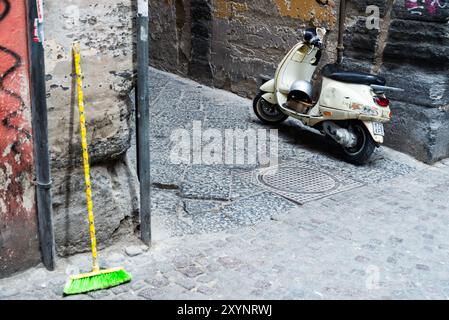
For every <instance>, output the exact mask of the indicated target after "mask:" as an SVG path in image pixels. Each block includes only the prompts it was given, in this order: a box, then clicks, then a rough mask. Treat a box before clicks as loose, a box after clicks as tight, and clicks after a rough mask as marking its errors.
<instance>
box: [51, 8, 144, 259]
mask: <svg viewBox="0 0 449 320" xmlns="http://www.w3.org/2000/svg"><path fill="white" fill-rule="evenodd" d="M134 2H135V1H132V0H108V1H99V0H98V1H92V0H71V1H58V0H46V1H45V15H46V20H45V36H46V42H45V52H46V74H47V91H48V94H47V98H48V100H47V101H48V108H49V123H50V125H49V135H50V148H51V150H50V151H51V156H52V170H53V179H54V189H53V197H54V224H55V236H56V248H57V251H58V253H59V254H63V255H65V254H72V253H75V252H79V251H85V250H89V247H90V245H89V243H90V242H89V241H90V240H89V236H88V224H87V216H86V201H85V195H84V188H85V187H84V176H83V172H82V158H81V143H80V134H79V122H78V110H77V102H76V99H75V83H74V82H73V81H74V79H73V77H72V76H71V74H72V73H73V70H72V55H71V43H72V42H73V41H75V40H79V41H80V42H81V50H82V58H81V64H82V70H83V73H84V90H85V92H84V94H85V105H86V117H87V132H88V144H89V153H90V158H91V163H92V169H91V175H92V180H93V197H94V213H95V218H96V228H97V239H98V243H99V245H100V247H101V246H103V245H105V244H108V243H110V242H111V241H112V240H113V239H114V238H115V237H117V236H119V235H120V234H121V232H132V228H133V225H132V220H133V218H134V217H135V216H136V215H135V214H136V210H137V203H136V199H137V198H136V197H137V195H136V186H135V179H134V177H135V173H134V169H133V168H131V167H130V166H129V165H128V163H127V161H126V157H125V154H126V152H127V150H128V148H129V147H130V135H131V129H130V116H131V113H132V110H131V106H130V104H129V102H128V98H127V94H128V92H129V91H130V89H131V87H132V85H133V81H132V78H133V73H134V71H133V70H134V58H133V57H134V45H133V41H134V17H135V14H136V13H135V7H134V6H133V4H134Z"/></svg>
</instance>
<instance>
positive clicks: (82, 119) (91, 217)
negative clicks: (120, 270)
mask: <svg viewBox="0 0 449 320" xmlns="http://www.w3.org/2000/svg"><path fill="white" fill-rule="evenodd" d="M73 56H74V59H75V72H76V87H77V92H78V110H79V115H80V129H81V144H82V147H83V162H84V179H85V183H86V197H87V213H88V216H89V231H90V240H91V244H92V264H93V271H94V272H96V271H99V270H100V267H99V265H98V259H97V239H96V237H95V224H94V212H93V203H92V188H91V183H90V169H89V154H88V151H87V137H86V117H85V115H84V95H83V81H82V74H81V54H80V44H79V43H78V42H75V43H74V44H73Z"/></svg>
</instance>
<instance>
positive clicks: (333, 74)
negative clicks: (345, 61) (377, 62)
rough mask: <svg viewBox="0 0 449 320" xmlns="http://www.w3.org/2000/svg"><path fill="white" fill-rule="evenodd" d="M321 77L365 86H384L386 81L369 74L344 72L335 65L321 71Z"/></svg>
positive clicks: (329, 65) (327, 66)
mask: <svg viewBox="0 0 449 320" xmlns="http://www.w3.org/2000/svg"><path fill="white" fill-rule="evenodd" d="M321 75H322V76H323V77H326V78H330V79H332V80H335V81H340V82H347V83H357V84H366V85H372V84H375V85H379V86H384V85H385V84H386V83H387V81H386V80H385V78H384V77H380V76H376V75H374V74H370V73H363V72H350V71H344V70H342V69H341V68H340V67H339V66H337V65H335V64H328V65H326V66H324V68H323V69H322V70H321Z"/></svg>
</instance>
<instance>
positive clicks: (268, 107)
mask: <svg viewBox="0 0 449 320" xmlns="http://www.w3.org/2000/svg"><path fill="white" fill-rule="evenodd" d="M263 95H264V93H263V92H259V93H258V94H257V96H256V97H255V98H254V101H253V109H254V113H255V114H256V116H257V118H259V119H260V121H262V122H263V123H266V124H279V123H282V122H284V121H285V120H287V118H288V115H286V114H285V113H283V112H282V111H281V110H280V109H279V107H278V105H276V104H271V103H269V102H268V101H267V100H265V99H264V98H263Z"/></svg>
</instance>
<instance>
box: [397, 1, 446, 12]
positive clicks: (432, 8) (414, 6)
mask: <svg viewBox="0 0 449 320" xmlns="http://www.w3.org/2000/svg"><path fill="white" fill-rule="evenodd" d="M405 8H406V9H407V10H408V12H410V13H411V14H416V15H423V14H425V13H427V14H430V15H435V14H437V13H438V12H439V10H440V9H444V8H449V2H448V1H447V0H405Z"/></svg>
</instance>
